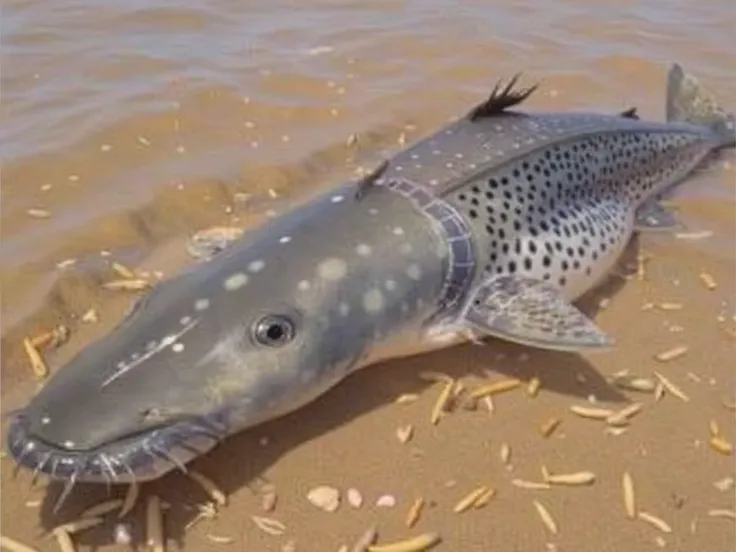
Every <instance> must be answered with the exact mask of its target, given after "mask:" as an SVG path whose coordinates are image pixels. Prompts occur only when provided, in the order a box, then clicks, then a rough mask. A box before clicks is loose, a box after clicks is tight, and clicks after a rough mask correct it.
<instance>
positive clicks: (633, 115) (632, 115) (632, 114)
mask: <svg viewBox="0 0 736 552" xmlns="http://www.w3.org/2000/svg"><path fill="white" fill-rule="evenodd" d="M618 115H619V117H624V118H625V119H636V120H637V121H638V120H639V114H638V113H637V112H636V108H635V107H630V108H629V109H627V110H626V111H622V112H621V113H619V114H618Z"/></svg>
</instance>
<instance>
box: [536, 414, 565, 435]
mask: <svg viewBox="0 0 736 552" xmlns="http://www.w3.org/2000/svg"><path fill="white" fill-rule="evenodd" d="M561 423H562V418H550V419H548V420H547V421H546V422H544V423H543V424H542V425H541V427H540V428H539V432H540V433H541V434H542V436H543V437H549V436H550V435H552V434H553V433H554V431H555V429H557V428H558V427H559V425H560V424H561Z"/></svg>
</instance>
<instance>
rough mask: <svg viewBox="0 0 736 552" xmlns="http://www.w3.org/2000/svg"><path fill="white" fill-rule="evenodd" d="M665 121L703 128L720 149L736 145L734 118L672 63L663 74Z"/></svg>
mask: <svg viewBox="0 0 736 552" xmlns="http://www.w3.org/2000/svg"><path fill="white" fill-rule="evenodd" d="M667 120H668V121H670V122H675V121H677V122H683V123H691V124H695V125H702V126H706V127H708V128H710V129H711V130H712V131H713V132H715V133H716V134H717V135H718V137H719V138H721V139H722V140H723V143H722V145H723V146H724V147H734V146H736V116H734V114H733V113H726V112H725V111H724V110H723V109H721V107H720V106H719V105H718V104H717V103H716V102H715V100H713V98H712V97H711V96H710V94H709V93H708V92H707V91H706V90H705V89H704V88H703V86H702V85H701V84H700V82H699V81H698V79H696V78H695V77H693V76H692V75H689V74H687V73H685V72H684V71H683V70H682V67H680V66H679V65H678V64H676V63H675V64H674V65H672V67H671V68H670V71H669V74H668V75H667Z"/></svg>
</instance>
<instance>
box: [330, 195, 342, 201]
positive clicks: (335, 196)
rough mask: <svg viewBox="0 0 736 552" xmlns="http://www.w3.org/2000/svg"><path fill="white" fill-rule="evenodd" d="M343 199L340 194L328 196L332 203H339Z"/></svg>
mask: <svg viewBox="0 0 736 552" xmlns="http://www.w3.org/2000/svg"><path fill="white" fill-rule="evenodd" d="M343 199H345V198H344V197H343V196H341V195H334V196H332V198H330V201H332V203H340V202H341V201H342V200H343Z"/></svg>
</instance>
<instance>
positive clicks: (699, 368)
mask: <svg viewBox="0 0 736 552" xmlns="http://www.w3.org/2000/svg"><path fill="white" fill-rule="evenodd" d="M135 4H136V5H134V4H128V3H118V2H112V3H108V4H106V5H104V6H103V5H100V4H98V3H95V2H89V1H87V0H82V1H80V2H69V1H67V0H61V1H60V2H58V3H55V4H54V5H53V6H51V7H50V6H49V5H48V4H41V3H39V2H34V1H33V0H23V1H21V0H10V1H9V2H8V3H7V4H6V6H5V9H4V13H3V18H2V21H1V23H0V26H1V27H2V35H3V58H2V67H3V75H2V92H3V104H4V105H3V107H4V109H3V125H2V127H1V128H0V136H2V139H0V154H1V155H2V188H1V189H0V200H1V204H2V211H1V213H0V230H1V231H2V245H1V247H0V283H1V285H2V298H1V304H0V307H1V310H0V314H1V316H2V319H1V320H0V328H1V331H2V343H1V346H2V374H1V380H0V383H1V385H2V413H3V416H4V420H3V434H2V435H3V446H5V441H4V439H5V425H6V423H5V422H6V421H7V414H8V413H9V412H11V411H12V410H13V409H16V408H19V407H21V406H23V404H25V402H26V401H27V400H28V399H29V398H30V397H31V395H32V394H33V393H34V392H35V390H36V388H37V387H38V385H39V379H38V378H37V376H36V375H34V370H33V369H32V366H31V363H30V361H29V359H28V356H27V354H26V352H25V350H24V346H23V340H24V339H25V338H34V337H38V336H40V335H42V334H44V333H48V332H52V331H54V330H55V329H56V332H57V337H58V336H59V335H60V336H61V337H60V338H59V339H56V340H55V341H56V342H53V343H48V341H49V340H46V342H43V340H40V341H39V342H40V345H39V349H40V351H41V353H42V354H43V357H44V359H45V361H46V364H47V365H48V368H49V370H50V371H51V372H53V371H55V370H57V369H58V368H59V367H60V366H62V365H63V364H64V363H65V362H66V361H68V360H69V359H70V358H71V357H72V356H74V355H75V354H76V353H77V352H78V351H80V350H81V349H82V348H84V347H85V346H87V345H89V344H90V343H91V342H93V341H94V340H95V339H97V338H99V337H100V336H102V335H103V334H104V333H105V332H107V331H109V330H110V329H111V328H112V327H113V326H115V325H116V323H117V322H118V321H119V320H120V318H121V317H122V316H123V314H124V312H125V311H126V309H127V308H129V306H130V304H131V302H132V301H133V300H134V299H135V298H136V297H138V296H139V294H140V293H141V292H140V291H135V290H117V291H115V290H109V289H106V288H105V286H104V284H105V283H106V282H110V281H111V280H115V279H119V278H120V268H118V271H117V272H116V270H115V267H114V266H113V265H114V264H115V263H117V265H120V266H122V267H125V268H127V269H129V270H130V271H132V272H133V273H134V276H135V278H140V279H143V280H146V281H148V282H151V283H155V282H157V281H158V280H160V279H162V278H166V277H167V276H169V275H172V274H175V273H177V272H178V271H179V270H182V269H183V268H185V267H186V266H189V265H191V264H192V263H193V262H195V261H194V259H192V257H191V256H190V255H189V254H188V253H187V251H186V245H187V243H188V240H189V239H190V238H191V236H192V235H193V234H194V233H195V232H197V231H199V230H203V229H207V228H210V227H213V226H223V227H229V228H240V229H244V230H246V231H247V230H248V229H251V228H254V227H257V226H258V225H259V224H261V223H263V222H264V221H266V220H267V219H268V218H269V217H274V216H278V214H280V213H283V212H284V211H285V210H287V209H289V208H290V207H291V206H293V205H295V204H296V203H299V202H301V201H304V200H305V199H306V198H308V197H310V196H312V195H313V194H316V193H318V192H321V191H323V190H326V189H329V188H330V187H331V186H335V185H337V184H339V183H341V182H344V181H346V180H347V179H350V178H355V177H356V176H357V175H360V174H364V173H365V171H370V170H371V169H372V168H374V167H375V164H376V163H377V162H378V160H379V159H381V158H383V157H385V156H387V155H390V154H391V153H395V152H397V151H399V150H400V149H402V148H403V147H405V146H406V145H407V144H410V143H412V142H413V141H415V140H417V139H419V138H421V137H423V136H425V135H427V134H429V133H431V132H433V131H434V130H435V129H436V128H437V127H439V126H440V125H443V124H445V122H446V121H447V120H448V119H449V118H451V117H453V116H456V115H458V114H461V113H463V112H465V111H467V110H468V109H469V108H470V107H471V106H473V105H474V104H476V103H477V102H478V101H480V100H482V99H483V98H485V97H486V96H487V94H488V92H489V90H490V88H491V87H492V86H493V84H494V83H495V82H496V80H497V79H499V78H508V77H510V76H511V75H513V74H515V73H517V72H519V71H523V72H524V77H523V78H524V79H525V81H528V82H534V81H538V80H541V81H542V86H541V88H540V90H539V92H538V93H536V94H534V95H533V96H532V97H531V98H530V99H529V101H528V103H527V104H525V105H526V107H527V108H528V109H529V110H578V109H595V110H598V111H601V112H611V113H614V112H618V111H621V110H623V109H626V108H629V107H632V106H636V107H637V108H638V110H639V114H640V115H641V116H642V118H647V119H653V120H661V119H662V118H663V111H664V97H665V75H666V70H667V67H668V64H669V63H670V62H672V61H677V62H679V63H681V64H682V65H683V67H685V68H686V69H688V70H689V71H690V72H692V73H694V74H695V75H697V76H698V77H699V78H701V80H702V82H703V83H704V84H705V85H706V86H707V87H708V88H709V89H710V90H712V91H713V93H714V94H715V96H716V98H717V99H718V100H719V101H720V102H721V103H722V105H723V106H724V108H726V109H728V110H730V111H734V110H736V103H734V100H733V98H734V97H736V76H735V75H736V73H734V69H735V68H736V54H734V49H733V21H734V17H735V16H736V13H735V12H734V7H733V5H732V4H730V3H728V2H725V1H722V0H712V1H710V2H707V3H692V2H686V1H685V0H676V1H674V2H670V3H667V6H666V7H665V6H663V5H661V3H660V2H656V1H654V0H646V1H644V2H639V3H631V2H623V3H619V4H617V5H615V6H614V5H609V4H606V3H604V2H600V1H599V0H590V1H588V2H577V1H574V0H568V1H564V2H553V3H549V4H545V5H542V4H538V3H532V2H507V3H504V4H503V5H499V6H489V5H488V4H487V3H482V2H478V1H474V0H461V1H460V2H457V3H453V4H450V3H445V2H440V1H431V2H426V3H415V2H401V1H398V0H382V1H380V2H357V3H350V4H349V5H348V4H343V3H336V2H332V1H329V0H317V1H315V2H309V3H305V4H301V3H295V2H270V3H267V2H260V1H255V2H249V3H248V6H247V7H244V6H242V5H240V4H238V3H233V2H213V1H208V2H204V3H197V4H188V3H186V2H185V3H179V4H177V5H176V6H173V5H171V4H170V3H168V2H163V1H158V0H154V1H153V2H150V3H146V4H145V5H143V4H142V5H137V4H138V3H135ZM449 45H452V46H449ZM669 201H670V203H671V205H672V206H673V208H674V209H675V210H676V211H677V213H678V215H679V217H680V219H681V221H682V222H683V224H684V229H683V230H682V231H681V232H678V233H677V234H671V233H665V234H656V235H644V236H641V237H640V238H638V239H637V240H635V241H634V242H633V243H632V244H631V246H630V247H629V249H628V251H627V254H626V255H625V258H624V259H622V262H621V263H620V266H619V267H618V268H617V269H616V271H615V273H614V274H612V275H611V277H610V279H609V280H608V281H607V282H606V283H605V284H604V285H603V286H602V287H601V288H600V289H597V290H595V291H594V292H592V293H591V294H590V295H589V296H587V297H585V298H584V300H583V301H582V302H581V306H582V308H583V310H584V311H585V312H586V313H588V314H590V315H591V316H593V317H594V318H595V320H596V322H597V324H599V325H600V327H601V328H603V329H604V330H605V331H606V332H607V333H609V334H610V335H611V336H613V337H614V338H615V340H616V346H615V348H614V349H613V350H611V351H608V352H604V353H596V354H589V355H571V354H562V353H552V352H544V351H539V350H533V349H529V348H524V347H521V346H515V345H511V344H508V343H504V342H501V341H495V340H489V341H488V342H487V343H486V345H485V346H478V345H463V346H458V347H453V348H450V349H446V350H442V351H438V352H435V353H431V354H426V355H420V356H415V357H411V358H407V359H401V360H391V361H387V362H384V363H381V364H378V365H375V366H373V367H370V368H366V369H364V370H362V371H360V372H359V373H356V374H354V375H352V376H350V377H349V378H348V379H346V380H345V381H344V382H342V383H341V384H339V385H338V386H337V387H336V388H334V389H333V390H331V391H330V392H328V393H327V394H326V395H324V396H323V397H321V398H320V399H318V400H317V401H315V402H314V403H312V404H310V405H308V406H307V407H305V408H303V409H301V410H299V411H297V412H295V413H293V414H291V415H288V416H286V417H284V418H281V419H279V420H276V421H273V422H270V423H267V424H264V425H262V426H259V427H257V428H254V429H253V430H249V431H246V432H243V433H241V434H239V435H236V436H234V437H232V438H230V439H228V440H227V441H225V442H224V443H222V444H221V445H220V446H218V447H217V448H216V449H215V450H213V451H212V452H211V453H209V454H208V455H206V456H205V457H202V458H200V459H198V460H196V461H195V462H193V463H192V465H191V469H192V470H194V472H196V473H200V474H203V475H204V476H206V477H207V478H209V479H211V480H212V481H213V482H214V483H215V485H216V486H217V488H218V489H219V491H220V492H221V493H222V495H223V496H224V501H223V502H224V503H223V504H219V503H218V498H219V499H221V498H222V497H220V496H219V495H216V496H215V497H214V498H213V496H212V495H211V494H208V493H207V492H206V490H205V489H203V487H202V486H201V484H200V483H198V482H197V481H196V480H195V479H193V478H192V477H191V476H187V475H185V474H182V473H178V472H177V473H171V474H169V475H167V476H165V477H163V478H162V479H160V480H157V481H155V482H152V483H150V484H146V485H143V486H142V487H141V489H140V496H139V498H138V500H137V501H136V503H135V504H134V507H133V508H132V510H131V511H130V512H129V513H127V514H126V515H125V516H124V517H123V518H122V519H119V518H118V517H117V513H116V512H117V511H111V512H109V513H106V514H105V515H104V516H103V519H102V522H101V523H100V524H99V525H96V526H95V527H93V528H90V529H86V530H84V531H81V532H79V533H78V534H75V535H73V541H74V544H75V546H76V549H77V550H80V551H86V550H90V551H91V550H95V551H118V550H119V551H124V550H148V549H150V547H148V546H147V543H146V540H147V532H146V506H147V501H149V500H150V497H152V496H158V497H160V499H161V501H162V502H163V503H164V506H165V508H164V511H163V533H164V535H165V541H166V549H167V550H183V551H185V552H187V551H193V552H200V551H201V552H209V551H217V552H227V551H228V550H232V551H243V552H252V551H258V552H261V551H262V552H337V551H338V550H346V551H351V550H353V548H352V547H353V546H354V544H355V542H356V541H358V540H359V539H360V537H361V535H363V534H364V533H365V532H366V531H367V530H369V529H370V528H372V527H373V528H375V529H376V531H377V533H378V539H377V541H376V542H377V543H379V544H385V543H391V542H396V541H400V540H403V539H408V538H412V537H416V536H418V535H422V534H428V533H436V534H438V535H439V536H440V537H441V542H439V543H438V544H437V545H436V546H435V547H434V548H432V550H437V551H448V552H449V551H453V552H455V551H457V552H475V551H496V550H498V551H504V552H505V551H509V552H511V551H519V552H526V551H545V552H552V551H559V552H570V551H574V552H577V551H581V552H588V551H600V552H607V551H611V552H621V551H627V552H645V551H656V550H665V551H667V550H669V551H683V552H721V551H723V552H727V551H729V550H733V549H734V545H735V543H736V521H735V520H734V518H733V516H734V509H735V507H736V506H735V502H736V500H735V496H736V495H735V490H734V477H736V466H735V464H734V455H733V451H732V450H731V449H730V448H729V447H731V446H732V445H733V443H734V442H735V441H736V424H735V422H736V417H735V416H736V414H735V411H736V410H735V408H736V394H735V393H736V371H734V365H735V364H736V363H735V362H734V358H735V357H734V355H735V353H736V351H735V347H736V304H735V303H736V299H735V298H736V285H735V284H736V264H735V263H736V232H734V230H735V229H736V208H735V207H736V156H735V155H734V154H733V152H727V153H725V154H724V155H723V156H721V157H720V158H718V159H717V160H715V161H714V162H713V163H712V164H710V165H709V166H708V167H707V168H705V169H703V170H701V171H699V172H698V173H697V174H695V175H693V177H691V178H690V179H689V180H688V181H687V182H686V183H685V184H684V185H683V186H681V187H680V188H679V189H678V190H677V191H676V192H675V193H674V194H673V195H672V197H671V198H669ZM117 265H116V266H117ZM60 326H63V327H64V328H65V331H64V332H62V333H63V335H61V334H59V330H58V328H59V327H60ZM670 357H671V358H670ZM623 371H628V376H636V378H633V379H635V380H636V382H637V383H635V384H634V387H639V389H631V388H630V387H631V386H630V385H629V387H628V388H627V387H626V386H625V385H623V384H621V382H620V381H618V382H617V381H616V375H617V374H618V375H619V376H620V375H621V374H622V373H623ZM448 379H449V380H451V381H452V382H453V384H454V385H455V386H460V388H461V391H462V392H460V394H459V395H458V400H456V401H452V400H451V401H449V402H448V404H447V405H446V408H445V412H444V413H443V414H442V415H441V416H440V418H439V421H438V423H436V424H433V423H432V422H431V416H432V412H433V409H436V408H437V407H436V405H437V401H438V399H439V398H440V397H441V395H442V394H443V389H444V387H445V386H446V385H447V381H446V380H448ZM630 379H631V378H630ZM511 381H515V383H514V384H513V385H512V384H510V383H509V382H511ZM627 381H628V380H627ZM494 382H500V383H499V384H500V385H502V386H503V385H505V384H509V386H510V387H511V388H510V389H508V390H507V391H505V392H501V393H498V394H497V395H495V396H493V399H492V401H491V404H489V402H488V401H485V400H480V401H478V402H477V404H468V403H467V401H464V400H460V399H461V398H462V397H465V396H467V394H468V393H471V392H472V391H473V390H475V389H478V388H480V387H482V386H484V385H487V384H492V383H494ZM636 405H638V406H636ZM591 409H593V411H592V412H591V411H590V410H591ZM621 410H625V413H629V414H630V419H629V420H628V422H627V423H624V422H622V421H621V420H619V421H618V422H617V421H616V418H615V416H614V419H613V421H611V420H610V419H609V420H608V421H607V420H606V418H610V415H612V414H615V413H617V412H620V411H621ZM606 411H607V412H606ZM591 416H593V417H592V418H591ZM601 418H602V419H601ZM0 468H1V477H2V479H1V483H2V494H1V495H0V496H1V500H2V504H1V513H2V515H1V518H0V522H1V524H2V526H1V531H2V535H3V536H7V537H9V538H11V539H13V540H14V541H18V542H21V543H24V544H25V545H26V546H30V547H32V549H34V550H37V551H56V550H60V548H59V544H58V543H57V541H56V539H55V538H54V536H53V535H51V534H49V531H50V530H51V529H53V528H54V527H56V526H58V525H60V524H62V523H65V522H69V521H73V520H77V519H79V517H80V515H81V514H82V513H83V512H84V511H85V509H86V508H88V507H90V506H93V505H95V504H98V503H100V502H102V501H105V500H107V499H109V498H122V497H124V496H125V494H126V490H127V489H126V488H125V487H122V486H114V487H112V488H111V489H107V488H106V487H105V485H79V486H77V487H76V488H75V490H74V492H73V494H72V495H71V497H70V498H69V499H68V500H67V501H66V502H65V504H64V505H63V507H62V508H61V510H60V511H59V512H57V513H53V512H52V508H53V505H54V503H55V500H56V498H57V497H58V494H59V492H60V488H59V487H58V485H56V484H49V482H48V481H46V480H44V479H43V478H40V479H39V480H38V481H37V482H36V483H35V485H32V477H31V474H30V473H28V472H26V471H21V472H19V473H18V474H17V475H14V473H13V472H14V470H13V462H12V460H11V459H10V458H8V457H7V456H3V458H2V460H1V461H0ZM581 472H585V473H583V474H582V475H581ZM570 474H572V475H571V477H567V478H566V477H565V476H566V475H570ZM626 474H628V476H626ZM545 475H547V476H551V481H548V479H550V478H549V477H545ZM560 475H561V476H562V478H561V479H559V478H558V479H555V476H560ZM629 477H630V479H629ZM570 479H571V481H570ZM624 479H627V480H629V481H630V482H631V488H630V490H629V491H628V494H629V495H630V496H629V498H628V500H629V501H630V500H631V499H632V497H633V499H634V502H635V503H634V504H633V512H634V515H633V519H632V516H630V512H627V505H626V502H627V498H626V497H625V495H626V494H627V492H625V491H624V486H625V485H624ZM578 480H584V481H585V484H575V483H576V482H579V481H578ZM571 483H572V484H571ZM319 486H329V487H333V488H335V489H337V490H339V492H340V504H339V507H337V509H336V511H333V512H327V511H323V510H322V509H320V508H318V507H316V506H315V505H313V504H312V503H310V501H309V500H308V498H307V496H308V494H309V493H310V491H311V490H312V489H314V488H315V487H319ZM481 487H484V489H481V490H478V489H480V488H481ZM349 489H353V491H351V492H350V493H349V492H348V490H349ZM355 491H358V493H359V494H360V497H361V498H362V500H361V503H360V505H359V506H358V503H357V502H356V496H357V494H356V492H355ZM474 491H477V492H475V495H474V496H475V497H476V498H477V497H478V496H481V495H484V494H485V497H484V501H486V502H487V503H486V504H479V505H472V504H471V505H470V506H468V508H467V509H466V510H464V511H462V512H457V511H455V510H457V509H462V508H458V503H460V502H462V501H463V499H464V498H465V497H467V496H468V495H469V494H470V493H473V492H474ZM348 495H350V498H349V496H348ZM274 500H275V503H271V504H269V502H273V501H274ZM264 501H265V502H266V504H264ZM351 502H353V504H351ZM118 506H119V505H118ZM629 508H632V505H631V504H630V505H629ZM410 517H411V518H414V519H411V520H410V521H411V523H410V522H408V521H407V520H408V518H410ZM263 518H268V519H267V520H266V521H264V520H263ZM120 524H122V526H123V527H124V528H125V530H126V531H127V532H128V533H129V535H130V537H131V540H132V542H131V544H130V545H128V544H121V543H116V541H115V535H116V532H117V533H118V534H119V532H120V531H121V529H120V528H119V526H120ZM409 525H411V527H409ZM264 527H265V529H264ZM341 547H345V548H341ZM8 550H13V549H12V548H8Z"/></svg>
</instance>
